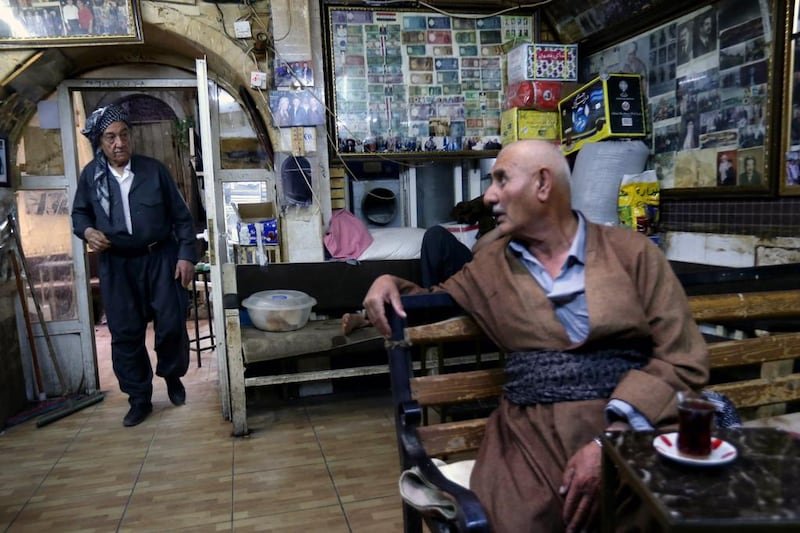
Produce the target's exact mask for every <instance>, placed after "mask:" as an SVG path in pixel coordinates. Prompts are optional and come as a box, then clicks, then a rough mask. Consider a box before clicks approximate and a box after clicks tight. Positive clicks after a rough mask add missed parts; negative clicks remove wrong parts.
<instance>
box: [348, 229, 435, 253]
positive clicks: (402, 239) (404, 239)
mask: <svg viewBox="0 0 800 533" xmlns="http://www.w3.org/2000/svg"><path fill="white" fill-rule="evenodd" d="M369 233H370V235H372V239H373V240H372V244H370V245H369V246H368V247H367V249H366V250H364V251H363V252H362V253H361V255H359V256H358V259H359V261H377V260H381V259H419V251H420V249H421V248H422V236H423V235H425V229H424V228H370V229H369Z"/></svg>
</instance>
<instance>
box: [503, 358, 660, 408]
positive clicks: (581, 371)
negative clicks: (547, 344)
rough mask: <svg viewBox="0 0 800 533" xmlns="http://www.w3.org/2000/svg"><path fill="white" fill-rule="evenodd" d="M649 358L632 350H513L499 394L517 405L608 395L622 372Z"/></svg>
mask: <svg viewBox="0 0 800 533" xmlns="http://www.w3.org/2000/svg"><path fill="white" fill-rule="evenodd" d="M649 357H650V354H649V353H645V352H642V351H640V350H636V349H601V350H594V351H587V352H580V353H572V352H561V351H558V350H536V351H531V352H514V353H511V354H509V355H508V358H507V359H506V366H505V376H506V383H505V386H504V388H503V395H504V396H505V398H506V399H507V400H508V401H510V402H512V403H514V404H517V405H534V404H548V403H557V402H569V401H578V400H596V399H599V398H608V397H610V396H611V393H612V392H613V391H614V388H615V387H616V386H617V384H618V383H619V380H620V379H621V378H622V375H623V374H625V373H626V372H628V371H629V370H632V369H638V368H641V367H643V366H644V365H645V363H646V362H647V360H648V359H649Z"/></svg>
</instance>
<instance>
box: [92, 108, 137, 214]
mask: <svg viewBox="0 0 800 533" xmlns="http://www.w3.org/2000/svg"><path fill="white" fill-rule="evenodd" d="M114 122H124V123H125V124H127V125H128V127H130V125H131V123H130V121H129V119H128V112H127V111H126V110H125V109H124V108H123V107H122V106H120V105H117V104H111V105H107V106H105V107H100V108H97V109H95V110H94V112H93V113H92V114H91V115H90V116H89V118H88V119H86V124H85V125H84V127H83V129H82V130H81V133H82V134H83V135H85V136H86V138H88V139H89V141H90V142H91V143H92V149H94V159H95V165H94V186H95V192H96V194H97V200H98V201H99V202H100V206H101V207H102V208H103V211H105V213H106V215H107V216H110V212H111V200H110V193H109V188H108V159H106V154H104V153H103V146H102V143H101V142H100V138H101V137H102V135H103V132H105V131H106V128H108V127H109V126H110V125H111V124H113V123H114Z"/></svg>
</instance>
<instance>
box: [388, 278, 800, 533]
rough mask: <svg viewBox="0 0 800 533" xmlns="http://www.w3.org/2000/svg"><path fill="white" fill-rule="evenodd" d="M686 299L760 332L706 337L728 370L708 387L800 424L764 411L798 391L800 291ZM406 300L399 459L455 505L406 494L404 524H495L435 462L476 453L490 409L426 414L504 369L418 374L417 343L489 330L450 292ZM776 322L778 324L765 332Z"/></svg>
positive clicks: (396, 374) (400, 327) (755, 418)
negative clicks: (436, 416) (414, 501)
mask: <svg viewBox="0 0 800 533" xmlns="http://www.w3.org/2000/svg"><path fill="white" fill-rule="evenodd" d="M689 303H690V306H691V309H692V313H693V316H694V318H695V320H696V321H697V322H698V323H701V324H726V325H728V326H729V327H731V328H734V327H735V328H744V329H745V330H747V331H750V332H751V333H753V334H755V333H758V335H759V336H753V337H751V338H743V339H729V340H724V341H721V342H714V343H712V344H710V345H709V352H710V365H711V368H712V376H713V372H715V371H720V372H721V373H722V374H723V377H722V378H720V379H719V380H718V382H715V383H713V384H712V385H710V386H709V387H708V388H709V389H711V390H715V391H717V392H720V393H723V394H725V395H726V396H727V397H728V398H729V399H731V400H732V401H733V402H734V404H735V405H736V406H737V408H739V409H740V412H741V414H742V415H743V418H744V419H750V420H751V422H745V425H747V424H753V425H771V424H773V423H776V425H778V426H781V425H784V426H785V427H788V428H789V429H791V428H793V427H794V425H797V426H798V427H800V413H791V414H789V415H778V416H773V417H770V418H765V416H767V415H774V414H775V413H774V411H769V412H766V415H765V411H763V410H764V409H767V408H772V409H774V408H775V406H778V409H785V406H786V404H787V402H795V401H798V400H800V290H785V291H761V292H752V293H732V294H717V295H699V296H690V297H689ZM403 306H404V308H405V310H406V312H407V316H408V318H407V319H406V320H403V319H401V318H400V317H398V316H396V315H395V314H393V313H392V312H391V309H389V310H388V312H389V320H390V325H391V327H392V337H391V340H390V341H388V343H387V350H388V355H389V366H390V372H391V384H392V395H393V400H394V405H395V408H396V413H395V415H396V416H395V422H396V429H397V443H398V452H399V454H400V464H401V468H402V470H403V471H406V470H409V469H411V468H415V469H416V470H417V471H418V473H419V475H421V476H423V477H424V478H425V479H426V480H427V482H428V483H429V484H430V485H431V486H432V487H434V488H435V489H437V490H438V491H439V492H440V494H441V495H442V497H444V498H446V499H448V500H449V501H451V502H452V503H453V505H454V507H455V509H456V517H455V518H454V519H453V520H446V519H444V518H442V517H441V516H437V515H435V514H428V513H426V514H425V515H424V516H423V515H422V514H421V513H420V512H419V511H418V510H417V509H415V508H414V507H412V506H411V505H409V504H408V503H406V502H404V503H403V519H404V525H405V531H406V532H408V533H411V532H419V531H422V521H423V519H424V520H425V523H426V524H427V526H428V527H429V528H430V530H431V531H467V532H483V531H490V528H489V524H488V521H487V518H486V515H485V513H484V511H483V508H482V507H481V505H480V502H479V501H478V500H477V497H476V496H475V494H474V493H472V492H471V491H469V490H468V489H466V488H464V487H462V486H460V485H458V484H456V483H454V482H452V481H450V480H449V479H447V478H446V477H445V476H444V475H443V474H442V472H441V471H440V470H439V469H438V468H437V467H436V466H435V464H434V463H433V461H432V458H434V457H436V458H441V459H445V460H448V459H460V458H469V457H474V454H475V453H476V452H477V450H478V447H479V446H480V443H481V440H482V438H483V433H484V429H485V425H486V414H485V412H483V411H481V410H476V412H477V413H478V414H477V415H476V416H475V417H472V418H469V417H462V419H460V420H441V421H438V422H437V421H433V420H427V421H426V417H425V416H423V415H424V413H425V411H426V410H430V409H441V408H442V407H452V406H455V405H458V404H472V405H474V404H475V402H482V401H487V400H491V399H497V398H499V396H500V394H501V393H502V386H503V381H504V377H503V370H502V368H500V367H497V368H485V369H478V370H467V371H456V372H450V373H439V374H435V375H414V371H413V369H414V358H415V357H416V356H417V355H416V353H415V351H416V349H417V347H421V346H426V345H442V344H444V343H449V342H454V341H465V340H471V341H474V340H475V339H476V338H480V337H482V336H483V333H482V331H481V330H480V328H479V327H478V326H477V324H476V323H475V322H474V321H473V320H472V319H471V318H469V317H467V316H464V315H463V312H462V311H461V310H460V308H459V307H458V305H457V304H456V303H455V302H454V301H453V300H452V298H451V297H450V296H449V295H447V294H444V293H439V294H426V295H417V296H404V297H403ZM420 316H423V318H422V319H420V318H419V317H420ZM431 316H433V317H434V318H433V320H431ZM445 317H449V318H445ZM420 320H422V321H423V322H422V323H420ZM769 329H772V330H774V331H776V333H775V334H770V333H768V331H767V330H769ZM758 330H763V331H758ZM501 360H502V358H501ZM748 367H755V368H756V372H757V373H758V374H759V375H758V377H753V372H752V368H750V371H749V372H741V373H736V372H732V370H739V369H747V368H748ZM445 372H446V368H445ZM790 405H791V404H790ZM467 412H468V411H467ZM462 413H463V412H462ZM430 418H433V417H430Z"/></svg>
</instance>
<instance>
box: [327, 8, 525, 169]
mask: <svg viewBox="0 0 800 533" xmlns="http://www.w3.org/2000/svg"><path fill="white" fill-rule="evenodd" d="M326 16H327V39H328V40H329V47H327V48H328V51H329V56H328V58H327V60H328V63H329V69H328V70H329V71H330V72H331V73H332V78H333V79H332V80H331V82H330V83H328V85H329V86H330V87H331V95H330V96H331V98H330V99H329V101H331V102H333V108H334V111H335V124H334V125H333V126H332V128H333V130H334V132H333V133H334V135H335V137H336V146H337V147H338V151H339V153H340V154H342V155H349V154H381V153H386V152H392V153H406V154H409V153H414V152H429V153H432V154H434V153H449V154H451V155H452V153H453V152H461V153H474V152H485V151H496V150H498V149H499V148H500V115H501V100H502V97H503V89H504V76H503V68H502V64H503V57H504V54H505V53H506V52H507V51H508V46H509V45H508V43H509V42H514V41H515V40H523V41H524V40H527V41H529V42H530V41H531V40H532V37H533V34H534V28H535V17H534V16H532V15H530V14H527V15H502V16H500V15H494V16H490V15H480V14H463V15H459V14H447V15H445V14H442V13H440V12H434V11H422V10H391V11H390V10H386V9H371V8H341V7H331V6H329V7H328V8H327V11H326Z"/></svg>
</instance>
